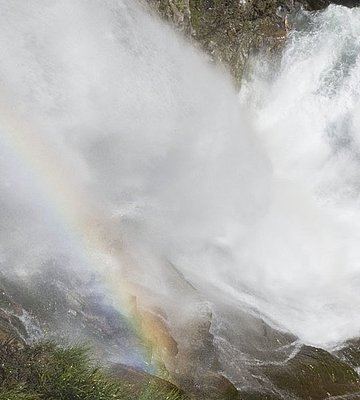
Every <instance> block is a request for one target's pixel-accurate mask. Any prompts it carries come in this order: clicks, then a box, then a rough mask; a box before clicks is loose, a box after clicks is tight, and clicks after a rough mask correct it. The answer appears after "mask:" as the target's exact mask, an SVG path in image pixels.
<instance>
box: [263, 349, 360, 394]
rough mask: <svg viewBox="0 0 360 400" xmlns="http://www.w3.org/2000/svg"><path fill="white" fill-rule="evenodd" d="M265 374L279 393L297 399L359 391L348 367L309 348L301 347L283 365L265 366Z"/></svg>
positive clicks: (323, 353)
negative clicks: (290, 394)
mask: <svg viewBox="0 0 360 400" xmlns="http://www.w3.org/2000/svg"><path fill="white" fill-rule="evenodd" d="M264 373H265V375H266V376H267V377H268V378H269V379H270V380H271V382H272V383H273V384H274V385H276V387H278V388H279V389H280V390H281V391H284V392H286V393H292V394H294V395H296V396H298V397H299V398H300V399H314V400H317V399H319V400H320V399H325V398H327V397H329V396H330V395H331V396H339V395H345V394H351V393H357V392H359V391H360V381H359V376H358V374H357V373H356V372H355V370H354V369H353V368H351V366H350V365H349V364H347V363H345V362H344V361H342V360H340V359H339V358H337V357H335V356H334V355H332V354H330V353H328V352H327V351H325V350H322V349H318V348H315V347H311V346H303V347H302V348H301V350H300V351H299V352H298V353H297V354H296V355H295V357H293V358H291V359H290V360H289V361H288V362H287V363H285V364H283V365H267V366H266V367H264Z"/></svg>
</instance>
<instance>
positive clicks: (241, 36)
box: [146, 0, 286, 82]
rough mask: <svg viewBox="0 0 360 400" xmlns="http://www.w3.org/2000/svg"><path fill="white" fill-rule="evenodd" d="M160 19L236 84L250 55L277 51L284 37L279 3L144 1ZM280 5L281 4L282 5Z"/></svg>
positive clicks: (263, 0)
mask: <svg viewBox="0 0 360 400" xmlns="http://www.w3.org/2000/svg"><path fill="white" fill-rule="evenodd" d="M146 2H147V3H148V4H149V5H150V6H151V7H152V8H153V9H155V10H156V11H157V12H158V13H159V14H160V15H161V16H162V17H164V18H165V19H167V20H169V21H171V22H172V23H173V24H174V25H175V26H176V27H177V29H178V30H180V31H182V32H184V33H185V35H186V36H187V37H188V38H190V40H191V41H192V42H193V43H194V44H195V45H197V46H199V47H200V48H201V49H202V50H204V51H205V52H206V53H207V54H208V55H209V56H210V58H211V60H213V61H215V62H216V63H218V64H220V65H223V66H225V67H226V68H227V69H228V70H229V71H230V72H231V74H232V76H233V77H234V79H235V81H236V82H239V81H240V79H241V76H242V74H243V71H244V65H245V62H246V60H247V58H248V56H249V54H250V52H251V51H258V50H262V49H265V48H266V51H274V50H276V49H278V48H279V46H280V45H281V43H282V42H283V40H284V38H285V36H286V24H285V19H284V16H283V15H278V13H277V12H276V10H277V8H278V7H279V5H280V1H279V0H257V1H245V0H244V1H239V0H227V1H222V0H221V1H220V0H146ZM283 3H284V1H283Z"/></svg>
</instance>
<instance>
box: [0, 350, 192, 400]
mask: <svg viewBox="0 0 360 400" xmlns="http://www.w3.org/2000/svg"><path fill="white" fill-rule="evenodd" d="M185 399H186V397H185V396H183V395H182V394H181V393H180V392H179V391H176V390H169V389H168V388H164V387H162V386H161V384H160V383H159V382H156V381H151V380H150V381H149V382H146V384H144V385H143V387H141V388H139V387H138V386H135V385H133V384H131V383H129V382H128V381H126V380H125V379H122V378H121V376H119V377H116V378H113V377H110V376H108V375H106V373H105V372H104V371H103V370H102V369H101V368H99V367H98V366H94V364H93V362H92V360H91V358H90V357H89V351H88V349H87V348H86V347H81V346H74V347H67V348H61V347H59V346H57V345H56V344H55V343H53V342H44V343H39V344H36V345H33V346H27V347H25V348H22V349H19V348H16V347H13V346H11V345H9V344H3V345H1V346H0V400H185Z"/></svg>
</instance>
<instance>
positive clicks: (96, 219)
mask: <svg viewBox="0 0 360 400" xmlns="http://www.w3.org/2000/svg"><path fill="white" fill-rule="evenodd" d="M6 98H9V96H6ZM0 108H1V111H0V135H1V137H2V139H3V140H4V142H5V144H6V145H7V146H9V147H10V148H11V149H12V150H13V151H14V152H15V154H16V156H17V157H18V158H19V160H20V162H21V164H22V165H23V166H24V168H26V169H27V170H30V173H31V176H32V177H33V178H34V180H35V181H36V183H37V184H39V185H40V188H41V190H42V191H43V195H44V196H45V198H46V201H47V202H48V203H49V204H50V205H51V207H52V208H53V210H54V212H55V213H56V215H57V217H58V219H59V221H61V223H62V224H63V225H64V226H65V229H66V231H67V232H69V235H70V236H71V238H72V240H76V241H77V243H76V246H78V247H79V248H80V250H81V253H82V254H83V256H84V259H85V261H86V263H87V264H88V265H89V266H90V267H91V268H92V269H93V270H94V271H95V272H96V273H98V274H99V275H100V276H101V277H102V279H103V280H104V283H105V287H106V288H107V290H108V291H109V295H110V297H111V300H112V301H113V302H114V304H115V307H116V308H117V310H118V311H119V313H121V315H123V316H125V317H126V318H127V320H128V322H129V325H130V326H131V327H132V329H133V330H134V334H136V335H138V336H140V337H141V338H142V341H143V342H144V344H145V347H146V348H147V349H150V350H148V351H146V352H144V354H143V357H144V359H146V362H150V364H151V365H153V367H154V368H155V373H156V374H157V375H162V376H164V372H165V371H166V368H167V367H168V366H169V365H170V364H171V363H174V357H175V356H176V353H177V347H176V342H175V341H174V339H173V338H172V337H171V335H170V333H169V331H168V329H167V327H166V323H164V321H163V320H161V318H160V317H158V316H157V315H156V314H155V313H153V312H152V310H151V309H148V308H147V304H145V302H146V300H145V299H144V300H142V293H141V289H139V287H138V286H136V285H134V284H133V283H131V282H130V280H129V279H128V272H129V271H130V269H131V268H136V265H135V263H134V260H133V259H132V258H131V256H130V254H128V253H127V252H126V250H125V249H124V248H123V246H120V245H119V243H121V240H119V239H121V238H118V240H114V235H112V233H113V230H114V228H113V227H112V226H111V221H108V220H107V219H106V218H105V216H104V215H103V213H102V212H101V210H100V209H99V208H98V207H96V206H95V205H94V204H92V202H91V200H89V196H88V195H87V194H86V193H84V192H83V191H82V189H81V185H79V184H78V182H77V180H76V177H75V176H74V173H73V171H72V170H71V167H70V166H69V165H68V163H67V162H66V160H64V159H63V158H62V157H61V155H60V154H59V153H60V152H57V151H55V149H54V146H53V145H51V144H52V143H51V142H50V141H49V137H48V136H47V135H45V134H43V132H42V130H41V128H39V127H36V124H34V123H33V122H32V121H31V120H30V118H28V117H26V118H24V117H23V116H22V115H21V113H19V112H18V111H17V110H16V108H15V107H12V106H10V103H9V101H6V102H5V101H3V100H2V99H0ZM40 132H41V133H40ZM145 298H146V297H145Z"/></svg>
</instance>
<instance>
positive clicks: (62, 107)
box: [0, 0, 360, 387]
mask: <svg viewBox="0 0 360 400" xmlns="http://www.w3.org/2000/svg"><path fill="white" fill-rule="evenodd" d="M0 8H1V15H0V31H1V35H0V54H1V62H0V108H1V110H0V170H1V175H0V204H1V206H0V222H1V229H0V263H1V269H2V272H3V274H4V275H5V276H11V277H12V279H14V277H15V279H19V280H22V281H27V280H31V277H32V276H33V275H34V274H35V273H38V271H41V270H42V268H43V267H44V265H46V266H47V268H48V265H49V260H51V263H52V265H54V268H57V267H55V266H60V265H61V266H62V268H65V269H66V270H67V271H70V274H71V273H74V274H75V273H76V274H77V275H80V276H84V277H85V278H84V282H92V283H91V285H90V286H89V287H91V291H95V292H96V291H98V292H99V293H102V295H103V296H105V297H106V298H107V299H108V301H109V302H112V303H113V305H114V307H115V308H116V309H117V310H118V311H119V312H120V313H121V314H123V315H125V316H127V318H130V319H131V316H130V317H129V316H128V314H129V309H130V308H131V306H130V305H129V303H127V302H126V301H124V299H122V295H121V294H119V293H120V292H122V291H124V290H129V287H128V286H129V285H130V286H131V285H133V286H134V285H135V286H136V287H137V288H138V291H137V296H139V297H141V296H143V298H144V300H143V303H147V302H148V304H149V307H150V308H152V309H153V310H158V312H159V314H160V315H162V316H164V315H166V318H165V319H166V325H167V326H168V328H169V329H170V332H171V335H172V336H173V337H174V338H175V339H176V341H177V344H178V347H179V356H178V358H177V359H178V362H179V363H180V364H181V363H184V364H185V363H186V357H188V356H189V354H190V353H191V346H193V345H195V344H194V343H195V342H196V341H195V342H191V340H190V339H189V337H187V336H186V335H187V333H188V329H192V328H189V326H191V327H192V326H193V325H191V323H189V321H193V320H197V319H202V321H205V322H203V323H204V324H206V321H208V320H209V319H211V327H210V328H209V329H210V333H211V334H212V335H213V337H214V344H213V347H214V348H215V350H214V349H213V352H214V354H216V357H217V359H218V360H220V361H219V362H220V364H221V365H222V368H223V369H224V370H225V372H226V375H227V376H228V377H230V378H231V379H232V381H233V382H234V383H236V384H237V385H238V386H239V387H241V386H244V385H245V386H246V385H251V384H252V383H251V379H252V378H253V377H252V376H251V373H250V372H246V371H247V367H246V366H247V364H248V363H249V362H250V361H249V357H250V356H249V355H251V357H253V358H252V362H254V359H256V362H258V363H261V362H265V361H264V360H267V361H268V360H269V359H271V360H272V362H279V363H280V362H283V361H284V360H287V359H288V358H289V357H292V356H293V355H294V354H295V352H296V349H297V346H298V343H299V341H300V342H302V343H306V344H310V345H316V346H319V347H323V348H332V347H333V346H336V345H338V344H339V343H341V342H343V341H345V340H347V339H351V338H354V337H358V336H359V331H360V318H359V313H360V290H359V289H360V247H359V241H360V218H359V217H360V208H359V194H360V165H359V164H360V133H359V132H360V103H359V98H360V58H359V54H360V52H359V50H360V11H359V10H358V9H351V10H350V9H345V8H342V7H334V6H331V7H329V8H328V9H327V10H326V11H324V12H321V13H315V14H308V13H302V12H300V13H298V14H297V15H296V16H292V17H291V25H292V27H293V30H292V31H291V32H290V34H289V37H288V39H287V43H286V46H285V48H284V50H283V54H282V59H281V61H279V65H276V66H274V65H273V63H269V62H267V60H266V59H265V58H264V57H263V56H261V57H257V58H255V59H254V60H252V66H251V68H249V72H248V74H247V77H246V79H245V80H244V82H243V84H242V89H241V91H240V94H238V93H236V92H235V90H234V89H233V88H232V86H231V82H230V79H228V77H226V76H225V74H224V73H223V71H221V70H217V69H216V68H215V67H214V66H213V65H211V64H210V62H209V61H208V60H207V59H206V57H205V56H204V55H202V54H198V52H197V51H196V50H195V49H193V48H191V47H190V45H189V44H186V43H185V42H184V41H183V40H182V39H180V38H179V37H178V36H177V35H176V34H175V33H174V32H172V31H171V29H170V28H169V27H167V26H164V25H163V24H162V23H160V22H159V21H158V20H156V19H155V18H154V17H153V16H150V15H148V14H147V13H146V12H145V11H144V10H142V9H140V7H139V6H138V5H137V3H136V2H134V1H125V0H124V1H110V0H106V1H100V0H99V1H95V0H94V1H86V2H85V1H80V0H72V1H48V2H46V4H45V3H44V2H43V1H40V0H33V1H31V2H24V1H21V0H12V1H11V2H9V1H7V0H0ZM84 221H85V222H84ZM129 260H131V261H129ZM46 270H48V269H46ZM94 274H95V275H96V279H97V280H100V281H101V282H102V283H101V284H100V283H99V284H98V285H97V284H94V282H93V281H92V279H93V276H94ZM81 287H82V289H81V290H84V291H85V292H86V285H85V284H84V283H83V284H82V286H81ZM84 287H85V289H84ZM139 287H140V288H141V289H139ZM89 290H90V289H89ZM139 293H140V294H139ZM39 297H40V299H41V293H39ZM179 299H181V301H179ZM72 312H74V313H75V311H72ZM74 315H75V314H74ZM265 326H271V327H272V329H274V332H278V333H272V334H271V335H273V339H269V341H268V342H267V344H266V345H265V344H264V343H262V344H261V345H260V344H259V343H260V341H261V340H263V339H261V337H263V335H264V329H265V330H266V329H268V328H266V327H265ZM185 327H186V328H185ZM264 327H265V328H264ZM280 332H287V333H288V336H286V335H285V333H284V335H285V336H283V333H280ZM143 334H144V335H145V336H146V334H147V332H143ZM266 335H267V337H268V338H269V335H270V333H269V335H268V334H266ZM276 335H279V336H276ZM291 335H293V336H291ZM284 337H286V339H284ZM296 338H299V341H297V339H296ZM261 346H262V347H261ZM276 346H280V347H281V349H283V350H284V353H283V354H282V356H278V355H272V356H270V355H269V354H268V352H271V350H273V349H274V348H275V347H276ZM189 348H190V350H189ZM260 348H261V351H262V352H265V353H266V356H264V355H262V356H260V355H258V354H257V353H256V352H257V351H260V350H259V349H260ZM265 350H266V351H265ZM124 351H125V352H126V349H125V350H124ZM262 354H264V353H262ZM277 354H278V353H277ZM124 357H125V356H124ZM181 357H183V358H184V360H182V361H181ZM262 357H263V359H262ZM165 358H166V356H165ZM205 358H206V357H205ZM125 359H126V357H125ZM179 360H180V361H179ZM201 360H202V361H201V362H203V363H204V367H203V368H206V365H207V364H206V363H211V360H208V359H206V360H205V359H204V357H203V358H201ZM122 361H123V359H122ZM169 362H170V361H169ZM168 368H170V369H171V367H169V366H168ZM174 368H175V367H174ZM239 371H240V372H239ZM247 374H248V375H247Z"/></svg>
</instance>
